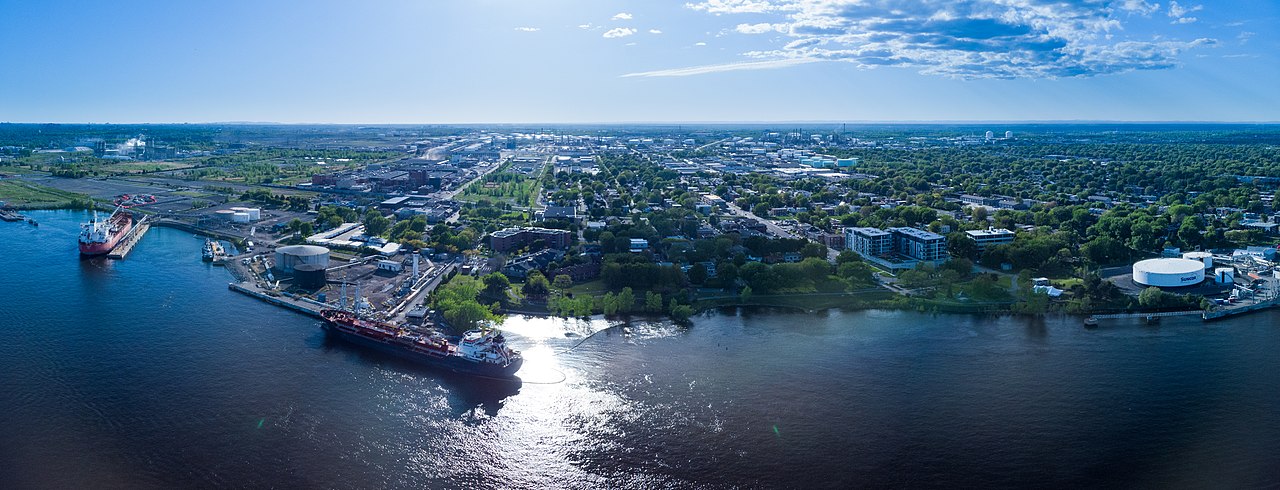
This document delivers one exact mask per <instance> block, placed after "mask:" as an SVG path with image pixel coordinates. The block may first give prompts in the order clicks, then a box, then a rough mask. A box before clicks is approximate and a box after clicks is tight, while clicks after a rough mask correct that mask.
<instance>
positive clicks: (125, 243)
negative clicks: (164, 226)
mask: <svg viewBox="0 0 1280 490" xmlns="http://www.w3.org/2000/svg"><path fill="white" fill-rule="evenodd" d="M148 218H150V217H149V216H143V217H142V220H141V221H138V225H137V226H134V227H133V229H132V230H129V234H127V235H125V237H124V238H122V239H120V243H117V244H116V246H115V248H112V249H111V252H110V253H108V254H107V258H108V259H115V260H120V259H123V258H124V257H125V256H126V255H129V252H130V251H132V250H133V246H134V245H137V244H138V241H140V240H142V235H145V234H147V230H150V229H151V223H149V222H148Z"/></svg>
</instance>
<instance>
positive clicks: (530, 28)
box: [516, 27, 542, 32]
mask: <svg viewBox="0 0 1280 490" xmlns="http://www.w3.org/2000/svg"><path fill="white" fill-rule="evenodd" d="M516 30H517V31H520V32H538V31H541V30H542V29H541V28H539V27H517V28H516Z"/></svg>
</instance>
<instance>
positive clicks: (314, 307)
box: [227, 282, 329, 318]
mask: <svg viewBox="0 0 1280 490" xmlns="http://www.w3.org/2000/svg"><path fill="white" fill-rule="evenodd" d="M227 289H230V290H232V291H235V292H237V293H241V294H244V295H246V296H250V297H254V298H258V299H260V300H262V301H265V302H267V303H269V304H273V305H276V306H283V307H285V308H288V309H290V310H293V311H296V312H298V313H302V314H304V315H309V316H313V317H316V318H319V317H320V310H323V309H325V308H328V307H329V306H328V305H325V304H324V303H320V302H318V301H312V300H309V299H306V298H302V297H298V296H294V295H292V294H289V293H286V292H283V291H268V290H263V289H261V288H258V287H254V286H249V285H242V284H237V283H234V282H233V283H228V284H227Z"/></svg>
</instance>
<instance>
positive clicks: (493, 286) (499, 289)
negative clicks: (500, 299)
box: [481, 272, 511, 296]
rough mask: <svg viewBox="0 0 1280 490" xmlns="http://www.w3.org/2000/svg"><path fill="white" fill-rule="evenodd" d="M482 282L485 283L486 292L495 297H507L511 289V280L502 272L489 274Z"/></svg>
mask: <svg viewBox="0 0 1280 490" xmlns="http://www.w3.org/2000/svg"><path fill="white" fill-rule="evenodd" d="M481 280H482V281H483V282H484V291H485V292H486V293H489V294H490V295H493V296H506V294H507V289H508V288H510V287H511V280H510V279H507V276H506V274H503V273H501V272H494V273H491V274H487V275H485V276H484V277H483V278H481Z"/></svg>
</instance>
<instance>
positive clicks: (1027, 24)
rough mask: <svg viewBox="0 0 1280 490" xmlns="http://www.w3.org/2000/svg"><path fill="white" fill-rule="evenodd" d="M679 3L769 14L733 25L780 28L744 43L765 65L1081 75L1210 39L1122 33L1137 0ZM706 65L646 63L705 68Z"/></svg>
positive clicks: (1183, 17) (1178, 20) (1145, 63)
mask: <svg viewBox="0 0 1280 490" xmlns="http://www.w3.org/2000/svg"><path fill="white" fill-rule="evenodd" d="M685 6H686V7H687V8H689V9H692V10H696V11H702V12H707V13H710V14H715V15H735V14H751V15H748V17H752V18H753V19H752V20H756V21H759V20H765V19H763V18H769V19H767V20H769V22H754V23H742V24H739V25H738V26H737V27H736V28H735V29H734V30H735V31H736V32H738V33H742V34H763V33H769V32H779V33H782V34H784V36H785V37H786V38H787V39H784V41H786V42H785V44H782V45H781V46H779V47H777V48H776V49H769V50H760V51H751V52H747V53H743V54H744V55H746V56H747V57H749V58H753V59H756V60H759V61H761V62H766V61H767V62H772V63H773V65H768V66H769V67H778V66H789V65H790V64H798V63H799V62H800V60H803V62H816V61H830V62H845V63H851V64H854V65H857V66H859V67H862V68H874V67H879V66H896V67H908V68H915V69H918V70H919V71H920V72H921V73H925V74H932V75H941V76H947V77H953V78H961V79H978V78H1033V79H1034V78H1059V77H1089V76H1097V75H1105V74H1112V73H1123V72H1128V71H1134V70H1159V69H1167V68H1172V67H1175V66H1177V64H1178V56H1179V55H1180V54H1181V53H1183V52H1185V51H1186V50H1189V49H1193V48H1196V47H1201V46H1208V45H1212V44H1214V43H1215V42H1216V41H1215V40H1213V39H1204V38H1200V39H1192V40H1175V39H1172V37H1171V36H1165V35H1162V36H1155V37H1150V38H1147V39H1133V38H1129V37H1127V36H1125V35H1124V34H1125V32H1124V27H1125V24H1126V23H1128V22H1131V21H1133V20H1136V19H1143V18H1148V17H1150V16H1151V15H1153V14H1154V13H1156V12H1157V11H1159V10H1160V5H1159V4H1158V3H1149V2H1146V1H1144V0H704V1H700V2H697V3H689V4H686V5H685ZM1201 8H1202V7H1201V6H1199V5H1196V6H1183V5H1180V4H1178V3H1177V2H1175V1H1171V2H1170V4H1169V7H1168V10H1167V11H1166V14H1167V15H1168V16H1169V17H1171V18H1173V19H1174V21H1173V22H1174V23H1175V24H1186V23H1190V22H1195V20H1196V19H1195V18H1194V17H1189V16H1187V14H1190V13H1191V12H1195V11H1198V10H1200V9H1201ZM770 17H771V18H770ZM1170 29H1174V28H1170ZM783 60H793V62H792V63H789V64H788V63H780V62H781V61H783ZM717 66H737V64H726V65H717ZM753 66H754V65H753ZM761 66H764V65H761ZM705 68H706V67H694V68H690V69H679V70H663V71H660V72H647V73H665V72H675V73H681V74H688V75H695V74H701V73H709V72H710V71H707V70H706V69H705ZM716 71H724V70H716ZM632 75H633V76H656V75H645V74H632ZM665 76H677V75H665Z"/></svg>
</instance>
